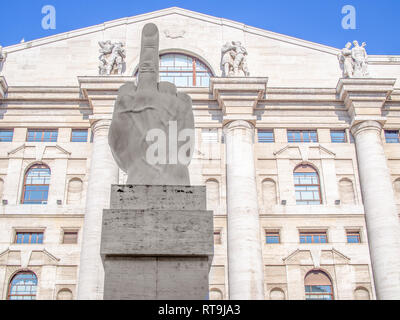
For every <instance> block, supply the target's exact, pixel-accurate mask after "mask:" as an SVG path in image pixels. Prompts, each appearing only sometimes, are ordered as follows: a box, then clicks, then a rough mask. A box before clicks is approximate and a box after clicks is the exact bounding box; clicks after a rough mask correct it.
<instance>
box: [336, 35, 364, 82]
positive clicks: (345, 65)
mask: <svg viewBox="0 0 400 320" xmlns="http://www.w3.org/2000/svg"><path fill="white" fill-rule="evenodd" d="M353 44H354V47H353V48H352V49H351V50H350V48H351V43H350V42H348V43H347V44H346V46H345V48H343V49H342V51H341V52H340V54H339V55H338V58H339V62H340V66H341V68H342V69H343V77H345V78H364V77H368V76H369V73H368V55H367V51H366V50H365V47H366V45H367V44H366V43H365V42H363V43H362V45H361V46H360V45H359V44H358V41H353Z"/></svg>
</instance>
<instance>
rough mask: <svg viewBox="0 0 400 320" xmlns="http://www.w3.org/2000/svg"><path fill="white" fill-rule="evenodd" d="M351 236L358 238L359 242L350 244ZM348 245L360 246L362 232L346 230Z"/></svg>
mask: <svg viewBox="0 0 400 320" xmlns="http://www.w3.org/2000/svg"><path fill="white" fill-rule="evenodd" d="M349 236H350V237H351V236H356V237H357V238H358V242H349ZM346 243H348V244H360V243H362V242H361V231H360V230H346Z"/></svg>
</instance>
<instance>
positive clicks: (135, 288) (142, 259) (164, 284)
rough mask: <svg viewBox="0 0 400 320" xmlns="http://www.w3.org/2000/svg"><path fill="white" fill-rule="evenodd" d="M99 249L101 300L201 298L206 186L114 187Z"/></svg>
mask: <svg viewBox="0 0 400 320" xmlns="http://www.w3.org/2000/svg"><path fill="white" fill-rule="evenodd" d="M100 252H101V256H102V259H103V265H104V271H105V279H104V299H106V300H142V299H153V300H203V299H206V298H207V295H208V290H209V289H208V274H209V270H210V266H211V261H212V257H213V214H212V211H207V210H206V196H205V187H197V186H195V187H192V186H142V185H135V186H132V185H124V186H118V185H113V186H112V190H111V209H105V210H104V211H103V229H102V238H101V251H100Z"/></svg>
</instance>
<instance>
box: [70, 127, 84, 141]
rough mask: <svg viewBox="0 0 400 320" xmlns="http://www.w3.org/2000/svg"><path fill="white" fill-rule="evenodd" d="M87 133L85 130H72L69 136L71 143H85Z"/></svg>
mask: <svg viewBox="0 0 400 320" xmlns="http://www.w3.org/2000/svg"><path fill="white" fill-rule="evenodd" d="M87 140H88V131H87V129H83V130H81V129H73V130H72V135H71V142H87Z"/></svg>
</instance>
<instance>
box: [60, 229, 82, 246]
mask: <svg viewBox="0 0 400 320" xmlns="http://www.w3.org/2000/svg"><path fill="white" fill-rule="evenodd" d="M70 233H76V242H74V243H66V242H65V234H70ZM61 244H63V245H76V244H79V228H71V229H70V228H63V229H62V234H61Z"/></svg>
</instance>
